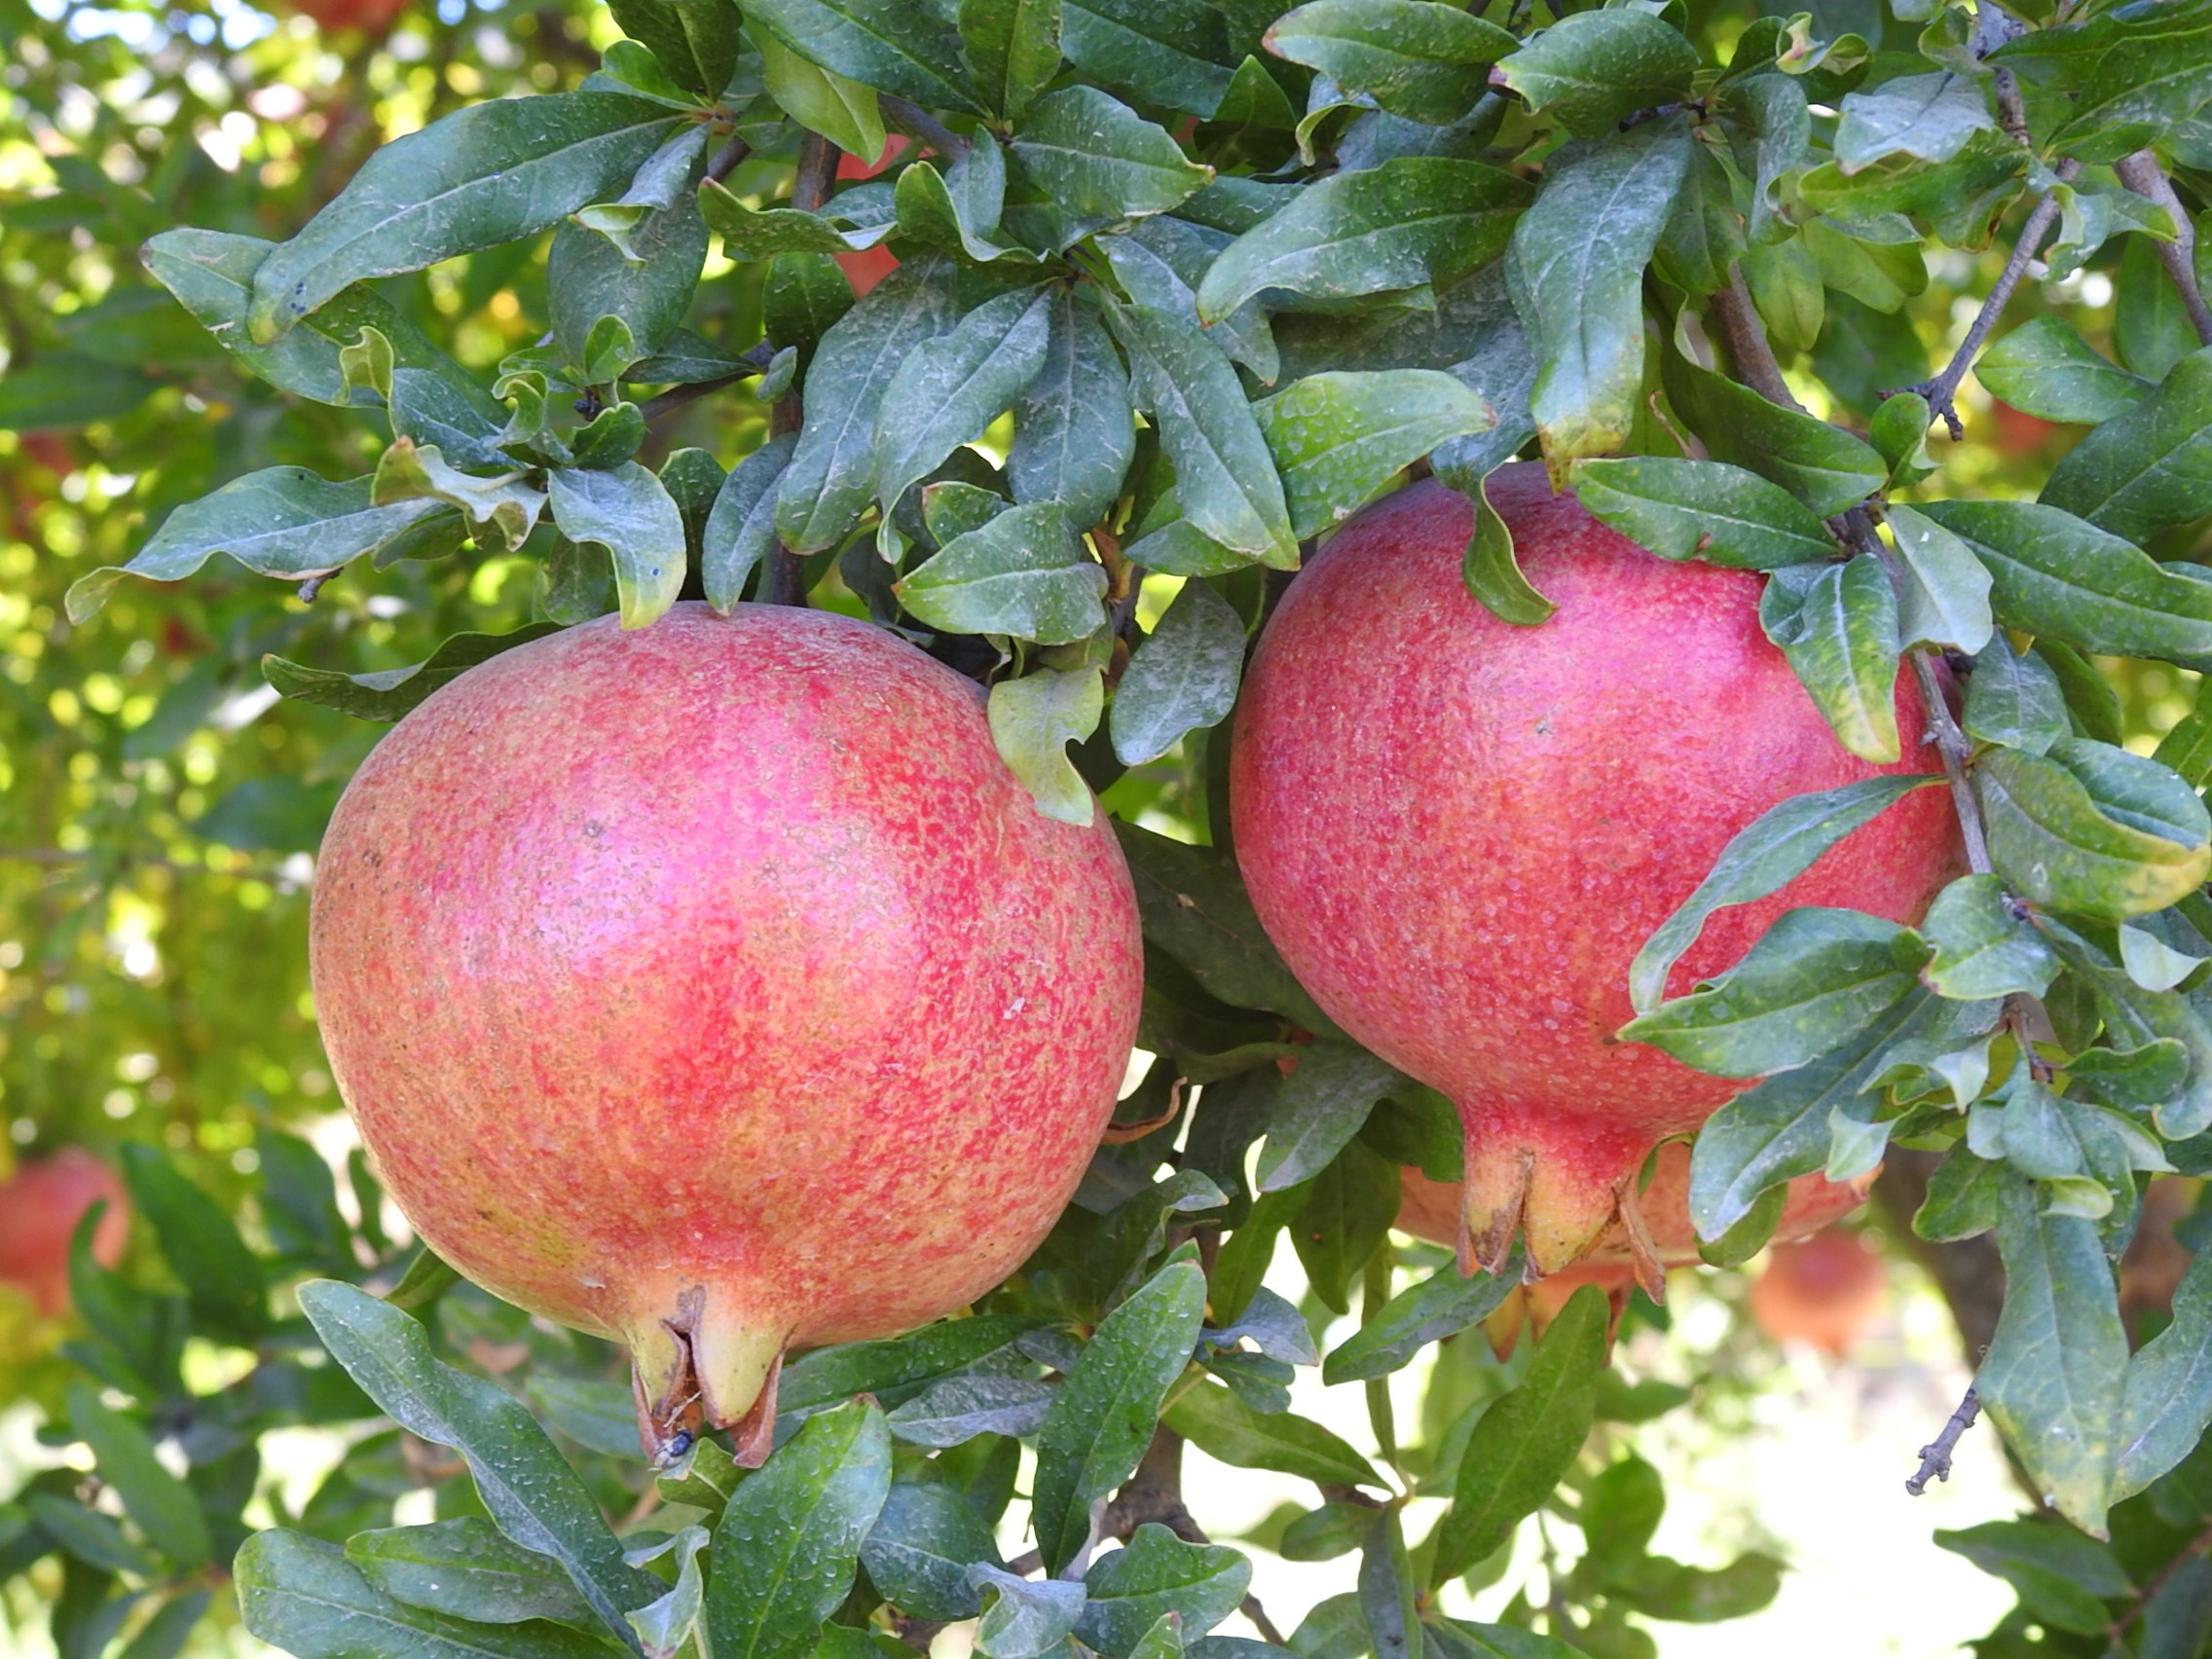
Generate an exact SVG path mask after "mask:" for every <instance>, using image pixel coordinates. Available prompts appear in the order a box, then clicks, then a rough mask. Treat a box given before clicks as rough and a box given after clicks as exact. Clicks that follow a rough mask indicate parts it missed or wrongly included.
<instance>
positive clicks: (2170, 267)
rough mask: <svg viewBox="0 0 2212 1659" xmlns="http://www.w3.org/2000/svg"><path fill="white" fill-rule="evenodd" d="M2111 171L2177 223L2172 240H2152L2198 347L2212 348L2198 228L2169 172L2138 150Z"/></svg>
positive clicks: (2211, 320)
mask: <svg viewBox="0 0 2212 1659" xmlns="http://www.w3.org/2000/svg"><path fill="white" fill-rule="evenodd" d="M2112 170H2113V171H2114V172H2116V173H2118V174H2120V183H2122V184H2124V185H2126V186H2127V188H2128V189H2130V190H2132V191H2133V192H2135V194H2136V195H2138V196H2140V197H2142V198H2143V199H2144V201H2146V202H2152V203H2157V205H2158V206H2160V207H2163V208H2164V209H2165V210H2166V212H2167V213H2168V215H2170V216H2171V217H2172V219H2173V222H2174V233H2175V234H2174V240H2172V241H2170V242H2169V241H2153V242H2152V244H2151V245H2152V247H2153V248H2154V249H2156V250H2157V255H2158V263H2159V264H2160V265H2163V266H2164V267H2165V268H2166V275H2167V276H2170V277H2172V278H2173V284H2174V286H2175V287H2176V288H2177V289H2179V290H2180V292H2181V303H2182V304H2183V305H2184V306H2186V307H2187V308H2188V310H2189V320H2190V322H2191V324H2192V325H2193V326H2194V328H2195V329H2196V338H2197V341H2198V343H2199V344H2201V345H2205V346H2212V306H2207V305H2206V304H2205V303H2204V290H2203V289H2201V288H2200V287H2198V286H2197V284H2196V229H2195V227H2194V225H2192V224H2191V223H2190V222H2189V212H2188V210H2187V209H2186V208H2184V207H2183V206H2182V204H2181V198H2180V197H2178V196H2176V195H2175V194H2174V187H2173V181H2172V180H2171V179H2169V178H2167V177H2166V169H2165V168H2163V167H2161V166H2158V158H2157V156H2156V155H2154V154H2153V153H2152V152H2151V151H2149V150H2138V151H2136V152H2135V154H2133V155H2132V156H2122V157H2121V158H2120V160H2119V161H2117V162H2115V163H2114V164H2113V168H2112Z"/></svg>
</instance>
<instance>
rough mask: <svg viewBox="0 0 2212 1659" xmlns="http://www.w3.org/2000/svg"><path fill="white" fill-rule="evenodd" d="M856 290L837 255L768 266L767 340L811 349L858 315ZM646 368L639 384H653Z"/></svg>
mask: <svg viewBox="0 0 2212 1659" xmlns="http://www.w3.org/2000/svg"><path fill="white" fill-rule="evenodd" d="M853 303H854V302H853V285H852V284H851V283H850V282H848V281H846V280H845V274H844V272H843V271H842V270H840V269H839V268H838V265H837V261H836V258H835V256H834V255H832V254H827V253H779V254H778V255H776V257H775V258H773V259H771V260H769V261H768V270H767V274H766V275H765V276H763V277H762V279H761V283H760V313H761V321H762V323H763V324H764V325H765V326H766V329H767V337H768V339H769V340H770V341H772V342H773V343H774V344H775V345H777V346H779V347H781V348H783V349H784V350H792V349H793V348H795V349H797V350H802V351H803V350H809V349H811V348H812V347H813V346H814V344H815V343H816V342H817V341H819V340H820V339H821V338H822V337H823V336H824V335H825V334H827V333H829V331H830V329H831V328H833V327H835V326H836V324H837V320H838V318H840V317H842V316H843V315H844V314H845V313H847V312H849V311H851V310H852V309H853ZM741 366H743V365H742V363H740V364H738V365H733V366H732V367H733V368H734V367H741ZM647 367H648V365H646V364H644V363H641V364H639V365H638V366H637V368H636V369H634V370H633V371H632V372H633V373H634V374H635V375H636V376H637V378H638V379H640V380H650V379H651V378H652V377H651V376H650V375H649V374H647V373H646V369H647ZM717 372H718V373H721V374H726V373H730V372H732V371H731V369H722V370H719V371H717ZM702 378H704V379H709V380H712V379H714V378H715V376H714V375H708V376H704V377H702Z"/></svg>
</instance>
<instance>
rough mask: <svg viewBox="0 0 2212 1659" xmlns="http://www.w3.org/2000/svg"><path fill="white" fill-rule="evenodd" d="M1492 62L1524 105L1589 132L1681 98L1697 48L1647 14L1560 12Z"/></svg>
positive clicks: (1593, 133) (1687, 90)
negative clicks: (1562, 14) (1509, 53)
mask: <svg viewBox="0 0 2212 1659" xmlns="http://www.w3.org/2000/svg"><path fill="white" fill-rule="evenodd" d="M1497 67H1498V74H1499V76H1500V77H1501V78H1502V79H1503V81H1504V82H1505V84H1506V85H1507V86H1508V87H1510V88H1511V89H1512V90H1513V91H1514V92H1518V93H1520V94H1521V96H1522V97H1523V98H1525V99H1526V100H1527V101H1528V104H1529V107H1530V109H1532V110H1534V111H1535V112H1536V113H1537V114H1539V115H1545V116H1549V117H1550V118H1551V119H1552V120H1554V121H1557V122H1558V123H1559V124H1560V125H1561V126H1563V127H1565V128H1566V129H1567V130H1568V131H1569V132H1572V133H1574V134H1576V135H1577V136H1578V137H1583V138H1595V137H1597V136H1599V135H1600V134H1601V133H1604V131H1605V130H1606V129H1609V128H1611V127H1613V126H1615V125H1616V124H1617V123H1619V122H1620V121H1621V120H1622V119H1623V118H1624V117H1626V116H1630V115H1633V114H1635V113H1636V112H1637V111H1638V110H1645V109H1654V108H1657V107H1658V106H1659V105H1661V104H1674V103H1680V102H1682V101H1684V100H1685V99H1687V98H1688V97H1689V95H1690V78H1691V76H1693V75H1694V74H1696V72H1697V51H1696V49H1695V48H1694V47H1692V46H1691V45H1690V43H1689V42H1688V41H1686V40H1684V39H1683V38H1682V34H1681V31H1680V30H1679V29H1677V28H1676V27H1675V26H1674V25H1673V24H1672V23H1669V22H1666V21H1665V20H1663V19H1662V18H1657V17H1654V16H1652V15H1651V14H1650V13H1647V12H1635V11H1604V12H1583V13H1577V14H1574V15H1572V16H1569V17H1565V18H1561V19H1560V20H1559V21H1558V22H1556V23H1554V24H1553V25H1552V26H1551V27H1550V28H1548V29H1546V30H1544V31H1543V33H1541V34H1539V35H1537V36H1536V37H1535V38H1534V39H1533V40H1532V41H1530V43H1529V44H1528V45H1527V46H1525V47H1523V48H1522V49H1521V50H1520V51H1519V52H1517V53H1515V54H1514V55H1512V56H1510V57H1507V58H1505V59H1503V60H1502V61H1501V62H1500V63H1499V64H1498V66H1497ZM1646 125H1651V124H1649V123H1647V124H1646ZM1632 130H1633V129H1632ZM1646 248H1647V250H1648V244H1646Z"/></svg>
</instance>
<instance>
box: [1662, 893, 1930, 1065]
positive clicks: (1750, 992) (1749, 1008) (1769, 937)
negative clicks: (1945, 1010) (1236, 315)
mask: <svg viewBox="0 0 2212 1659" xmlns="http://www.w3.org/2000/svg"><path fill="white" fill-rule="evenodd" d="M1924 954H1925V953H1924V952H1922V951H1921V950H1919V949H1918V948H1917V945H1916V941H1915V940H1914V939H1913V936H1912V935H1911V933H1910V932H1909V931H1908V930H1906V929H1903V928H1900V927H1899V926H1898V925H1897V924H1896V923H1895V922H1885V921H1882V920H1880V919H1879V918H1878V917H1874V916H1869V915H1866V914H1865V913H1863V912H1862V911H1859V910H1830V909H1818V908H1807V909H1799V910H1785V911H1784V912H1783V913H1782V916H1781V918H1780V919H1779V920H1778V921H1776V922H1775V924H1774V925H1773V926H1772V927H1771V928H1769V929H1767V931H1766V934H1765V937H1764V938H1762V939H1761V940H1759V941H1758V943H1756V944H1754V945H1753V946H1751V951H1750V953H1749V954H1747V955H1746V956H1745V958H1744V960H1743V961H1742V962H1740V963H1738V964H1737V965H1736V966H1735V967H1734V968H1732V969H1730V970H1729V971H1728V972H1727V973H1726V974H1723V975H1722V976H1720V977H1719V978H1717V979H1715V980H1714V981H1713V983H1712V984H1711V985H1710V986H1709V987H1708V988H1706V989H1704V990H1699V991H1693V992H1691V993H1690V994H1689V995H1688V996H1685V997H1677V998H1675V999H1674V1000H1673V1001H1672V1002H1666V1003H1662V1004H1660V1005H1659V1007H1657V1008H1656V1009H1654V1010H1652V1012H1651V1013H1649V1014H1642V1015H1640V1016H1639V1017H1637V1018H1636V1019H1633V1020H1631V1021H1629V1023H1628V1024H1626V1025H1624V1026H1623V1027H1621V1036H1622V1038H1623V1040H1625V1041H1628V1042H1636V1043H1649V1044H1650V1045H1651V1046H1652V1047H1653V1048H1656V1049H1663V1050H1665V1051H1667V1052H1668V1053H1670V1054H1673V1055H1674V1056H1675V1057H1676V1058H1677V1059H1678V1060H1682V1061H1684V1062H1686V1063H1687V1064H1690V1065H1693V1066H1696V1067H1697V1068H1698V1069H1699V1070H1700V1071H1710V1072H1714V1073H1717V1074H1718V1075H1720V1076H1722V1077H1763V1076H1766V1075H1767V1074H1769V1073H1772V1072H1779V1071H1788V1070H1789V1069H1790V1068H1791V1067H1794V1066H1800V1065H1803V1064H1804V1063H1805V1062H1806V1061H1807V1060H1809V1059H1812V1058H1813V1057H1814V1056H1815V1055H1817V1054H1824V1053H1825V1052H1827V1051H1829V1050H1830V1049H1833V1048H1835V1047H1836V1046H1837V1045H1838V1044H1842V1043H1848V1042H1849V1041H1850V1040H1851V1039H1852V1038H1854V1037H1856V1036H1857V1035H1858V1034H1859V1033H1860V1032H1861V1031H1863V1030H1864V1029H1865V1028H1866V1027H1867V1025H1869V1024H1870V1023H1872V1022H1873V1021H1874V1020H1875V1019H1876V1018H1878V1017H1880V1015H1881V1014H1884V1013H1885V1012H1887V1011H1888V1010H1889V1009H1890V1008H1892V1007H1894V1006H1895V1005H1896V1004H1897V1003H1898V1002H1899V1000H1900V999H1901V998H1903V997H1904V996H1905V995H1906V994H1907V993H1909V992H1910V991H1911V989H1912V987H1913V977H1914V974H1915V973H1916V972H1917V971H1918V969H1919V966H1920V962H1921V959H1922V957H1923V955H1924Z"/></svg>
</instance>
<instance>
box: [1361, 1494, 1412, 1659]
mask: <svg viewBox="0 0 2212 1659" xmlns="http://www.w3.org/2000/svg"><path fill="white" fill-rule="evenodd" d="M1422 1600H1423V1598H1422V1596H1421V1594H1420V1582H1419V1580H1418V1579H1417V1578H1415V1576H1414V1566H1413V1557H1412V1556H1411V1554H1410V1553H1409V1552H1408V1551H1407V1549H1406V1523H1405V1517H1404V1515H1403V1513H1402V1512H1400V1511H1398V1510H1396V1509H1388V1510H1384V1511H1383V1514H1382V1515H1381V1516H1379V1517H1377V1519H1376V1521H1375V1523H1374V1525H1373V1526H1372V1528H1371V1529H1370V1530H1369V1532H1368V1535H1367V1544H1366V1547H1365V1548H1364V1549H1362V1550H1361V1551H1360V1556H1359V1609H1360V1613H1361V1615H1362V1616H1363V1617H1364V1618H1365V1620H1366V1623H1367V1636H1368V1640H1369V1641H1371V1642H1372V1643H1373V1644H1374V1648H1375V1655H1376V1659H1419V1654H1420V1653H1421V1652H1422V1651H1423V1647H1422V1642H1421V1634H1420V1622H1419V1621H1420V1604H1421V1601H1422Z"/></svg>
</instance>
